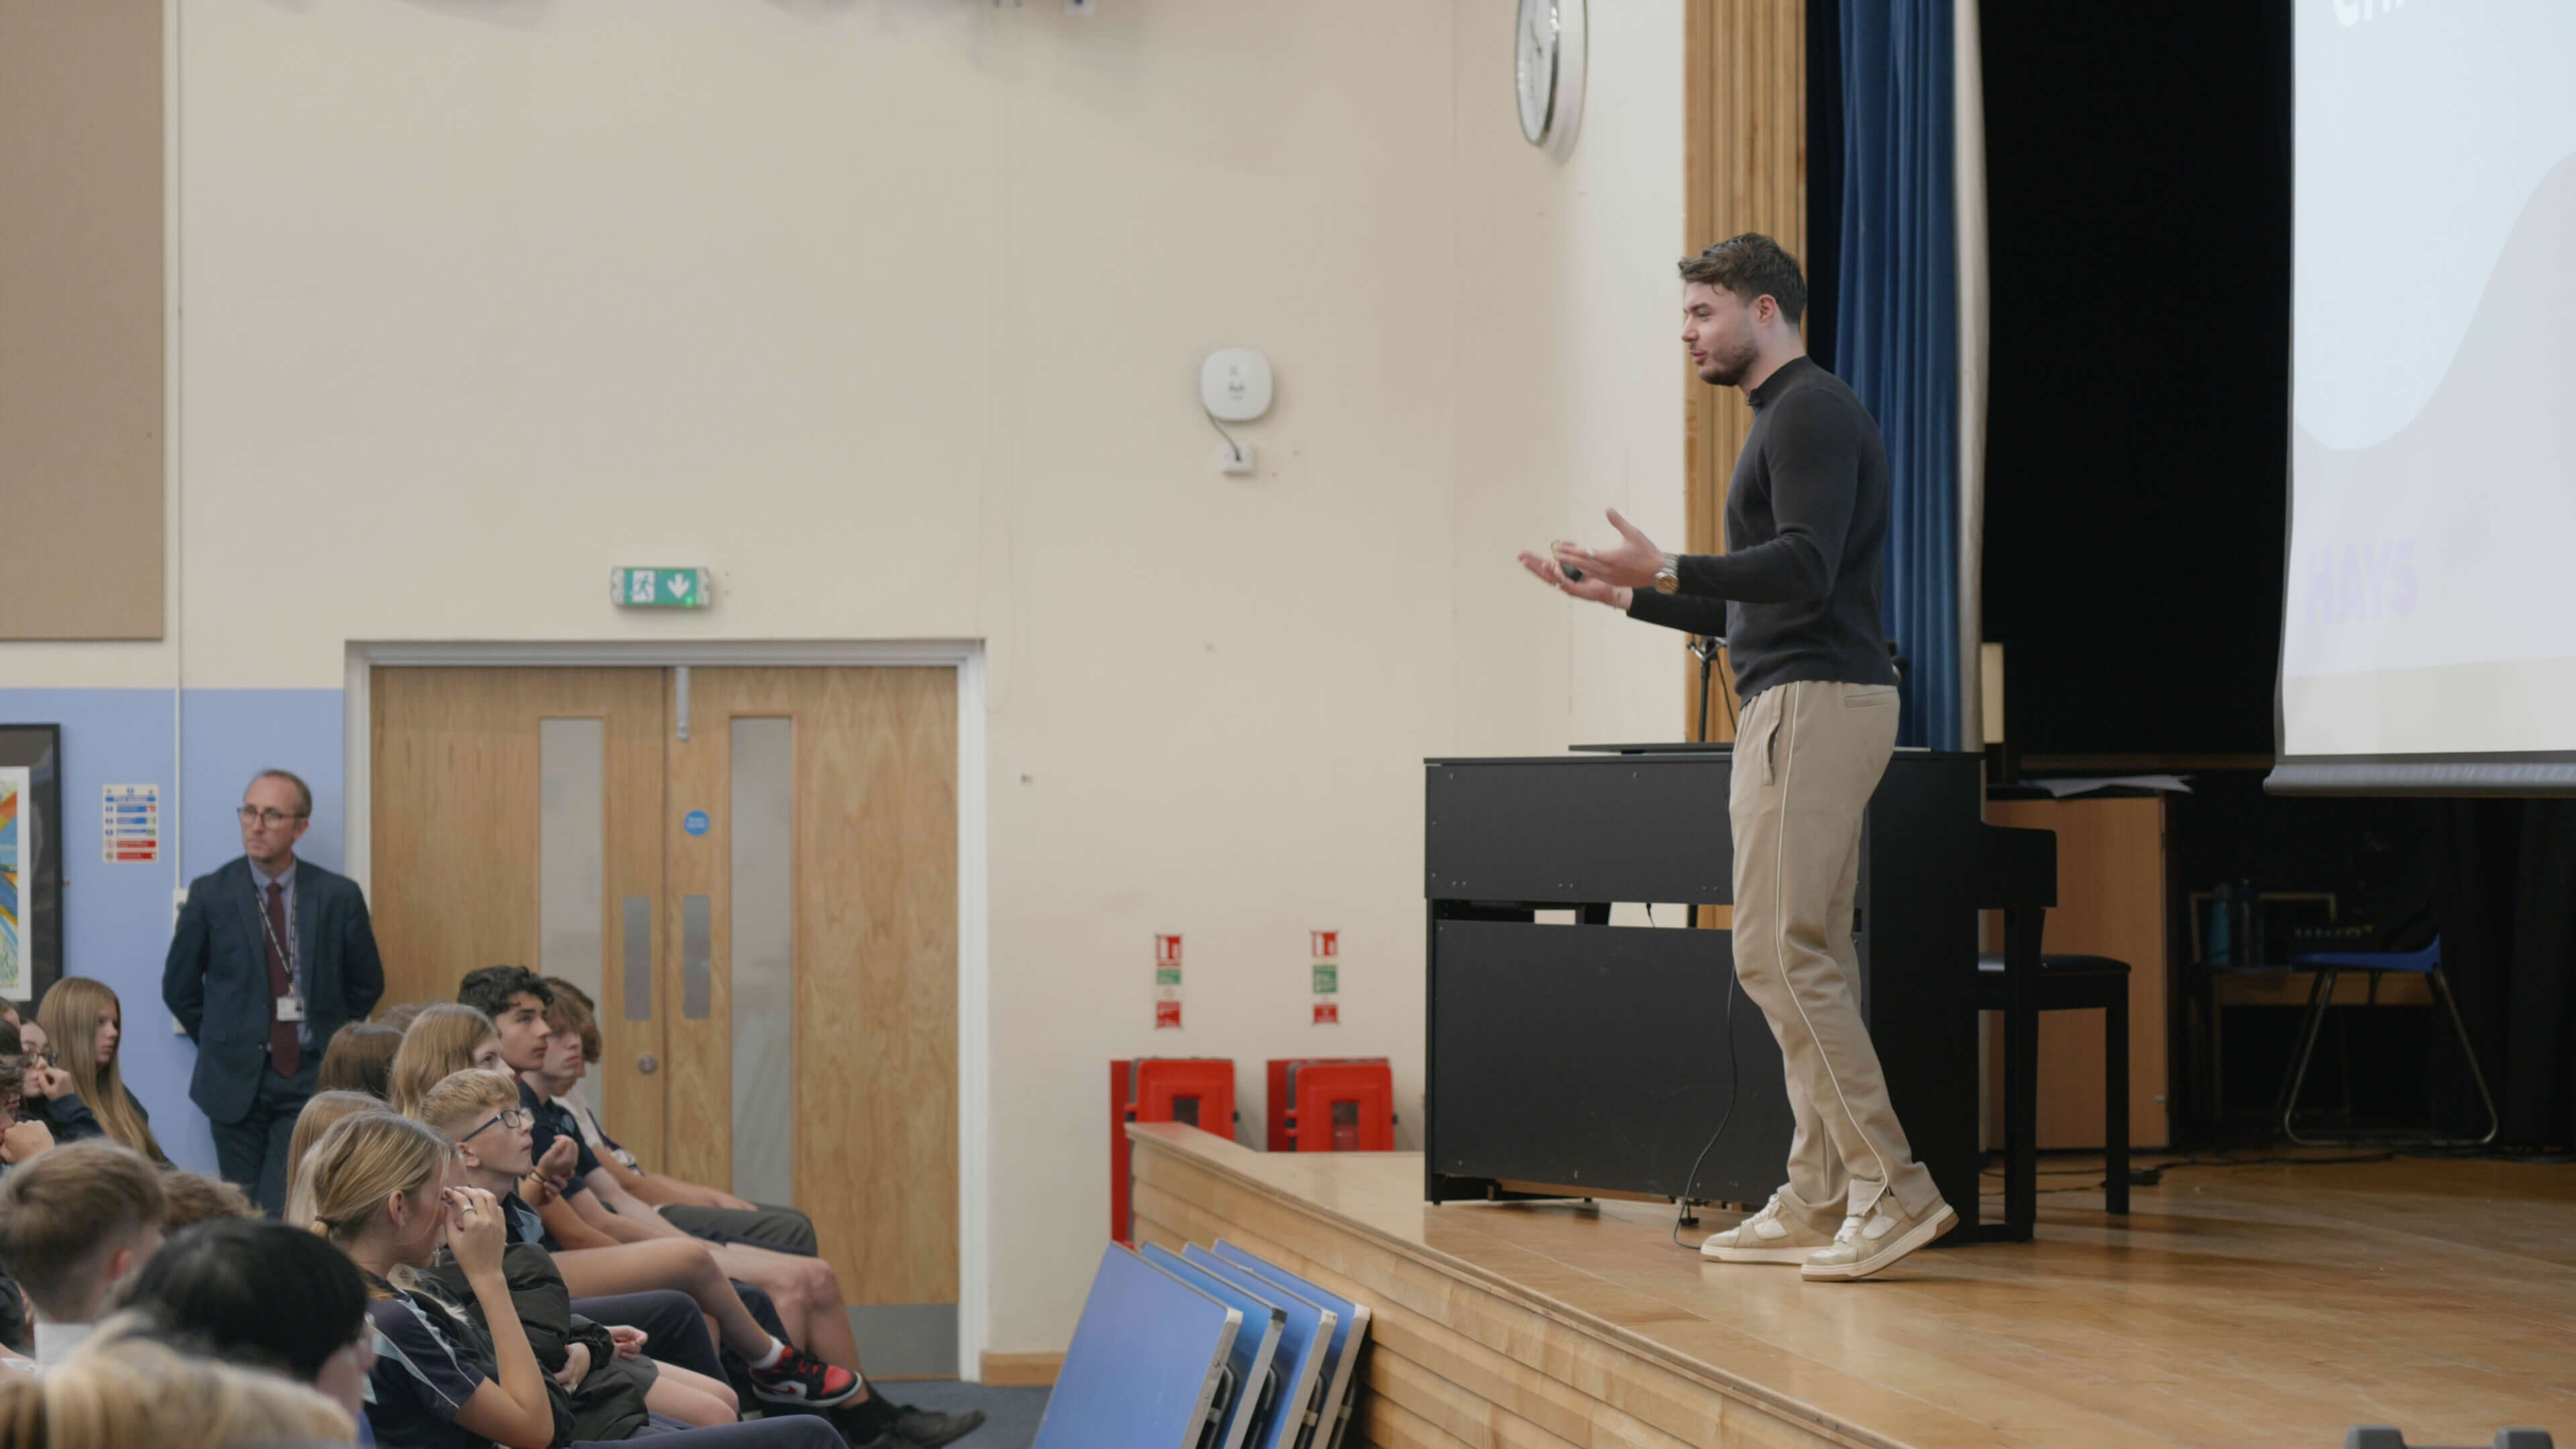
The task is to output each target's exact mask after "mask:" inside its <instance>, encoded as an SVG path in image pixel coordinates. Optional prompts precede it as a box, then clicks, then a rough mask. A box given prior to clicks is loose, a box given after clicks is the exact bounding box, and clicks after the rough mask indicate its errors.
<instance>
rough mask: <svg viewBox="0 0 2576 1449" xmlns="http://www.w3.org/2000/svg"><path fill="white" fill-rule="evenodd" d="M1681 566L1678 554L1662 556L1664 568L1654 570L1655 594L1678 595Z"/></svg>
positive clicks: (1680, 557)
mask: <svg viewBox="0 0 2576 1449" xmlns="http://www.w3.org/2000/svg"><path fill="white" fill-rule="evenodd" d="M1681 565H1682V556H1681V555H1680V554H1677V553H1668V554H1665V555H1664V566H1663V567H1662V568H1659V569H1657V570H1655V592H1656V593H1659V594H1678V593H1680V592H1681V589H1682V575H1681Z"/></svg>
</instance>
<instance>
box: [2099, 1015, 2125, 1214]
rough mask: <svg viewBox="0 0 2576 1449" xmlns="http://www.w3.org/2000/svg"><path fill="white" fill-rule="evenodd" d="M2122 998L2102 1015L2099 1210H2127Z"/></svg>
mask: <svg viewBox="0 0 2576 1449" xmlns="http://www.w3.org/2000/svg"><path fill="white" fill-rule="evenodd" d="M2127 986H2128V983H2127V982H2126V981H2125V980H2124V981H2123V982H2122V983H2121V988H2122V992H2123V994H2122V995H2121V997H2120V998H2119V999H2117V1000H2114V1001H2113V1002H2112V1003H2111V1004H2110V1006H2109V1007H2108V1008H2106V1009H2105V1010H2104V1011H2103V1013H2102V1118H2103V1121H2102V1183H2103V1186H2102V1206H2103V1209H2104V1211H2106V1212H2115V1213H2124V1214H2125V1213H2126V1212H2128V1210H2129V1002H2128V998H2127V995H2126V991H2127Z"/></svg>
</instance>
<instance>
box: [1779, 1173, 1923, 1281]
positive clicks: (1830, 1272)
mask: <svg viewBox="0 0 2576 1449" xmlns="http://www.w3.org/2000/svg"><path fill="white" fill-rule="evenodd" d="M1958 1225H1959V1215H1958V1214H1957V1213H1954V1212H1952V1211H1950V1205H1949V1204H1948V1203H1946V1202H1943V1201H1941V1200H1940V1199H1938V1198H1935V1199H1933V1201H1932V1205H1931V1206H1930V1207H1928V1208H1925V1209H1924V1210H1923V1211H1921V1212H1919V1213H1909V1212H1907V1211H1906V1210H1905V1208H1904V1206H1903V1205H1902V1204H1900V1203H1899V1202H1897V1200H1896V1195H1895V1194H1894V1193H1887V1192H1882V1193H1880V1194H1879V1195H1878V1203H1877V1205H1876V1206H1874V1207H1872V1208H1871V1209H1870V1210H1869V1211H1868V1212H1865V1213H1854V1214H1852V1215H1851V1216H1850V1217H1847V1218H1845V1219H1843V1229H1842V1231H1841V1232H1838V1233H1836V1234H1834V1245H1833V1246H1832V1247H1830V1248H1826V1249H1824V1250H1823V1251H1822V1252H1819V1253H1816V1254H1814V1255H1812V1256H1811V1257H1809V1258H1808V1259H1807V1260H1806V1264H1805V1266H1803V1267H1801V1268H1800V1269H1799V1270H1798V1276H1800V1277H1802V1278H1806V1279H1809V1280H1813V1281H1824V1282H1835V1281H1840V1280H1843V1279H1848V1278H1866V1277H1868V1276H1869V1275H1870V1274H1872V1273H1876V1272H1879V1271H1881V1270H1883V1269H1886V1268H1888V1267H1891V1266H1893V1265H1894V1264H1895V1262H1896V1260H1897V1259H1899V1258H1902V1257H1904V1256H1905V1255H1906V1254H1908V1253H1911V1252H1913V1251H1914V1250H1915V1249H1917V1248H1919V1247H1922V1246H1923V1245H1924V1244H1925V1243H1928V1242H1931V1241H1932V1240H1933V1239H1934V1238H1937V1237H1939V1236H1941V1235H1942V1234H1943V1233H1946V1232H1948V1231H1950V1230H1951V1229H1952V1228H1955V1227H1957V1226H1958Z"/></svg>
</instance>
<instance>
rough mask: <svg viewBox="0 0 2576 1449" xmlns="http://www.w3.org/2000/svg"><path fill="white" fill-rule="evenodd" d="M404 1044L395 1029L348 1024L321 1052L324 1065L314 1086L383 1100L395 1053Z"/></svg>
mask: <svg viewBox="0 0 2576 1449" xmlns="http://www.w3.org/2000/svg"><path fill="white" fill-rule="evenodd" d="M402 1044H403V1034H402V1032H401V1031H400V1030H399V1029H397V1028H395V1027H390V1026H386V1025H383V1024H382V1023H380V1022H373V1021H352V1022H347V1023H345V1024H343V1025H342V1026H341V1028H340V1029H339V1030H338V1031H335V1032H333V1033H331V1044H330V1045H329V1046H326V1047H324V1048H323V1049H322V1065H321V1067H320V1068H319V1069H318V1070H316V1071H315V1073H314V1076H313V1085H314V1087H315V1089H316V1090H319V1091H324V1092H364V1093H366V1094H367V1095H368V1096H371V1097H382V1096H384V1095H385V1082H386V1079H387V1078H388V1077H390V1076H392V1075H393V1069H394V1053H395V1052H396V1051H399V1050H400V1049H401V1048H402Z"/></svg>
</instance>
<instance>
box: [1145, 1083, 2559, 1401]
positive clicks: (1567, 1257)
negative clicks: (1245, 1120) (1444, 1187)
mask: <svg viewBox="0 0 2576 1449" xmlns="http://www.w3.org/2000/svg"><path fill="white" fill-rule="evenodd" d="M1127 1130H1128V1135H1129V1137H1130V1138H1131V1139H1132V1140H1133V1141H1134V1142H1135V1144H1136V1151H1135V1210H1136V1227H1137V1235H1138V1238H1139V1240H1140V1241H1142V1242H1156V1243H1161V1244H1163V1245H1165V1246H1167V1247H1174V1248H1177V1247H1179V1246H1180V1245H1181V1244H1182V1243H1184V1242H1193V1243H1209V1242H1213V1241H1214V1240H1216V1239H1219V1238H1224V1239H1228V1240H1230V1241H1232V1242H1235V1243H1237V1244H1240V1245H1241V1246H1243V1247H1245V1248H1248V1249H1250V1250H1251V1251H1253V1252H1256V1253H1259V1254H1261V1255H1263V1256H1264V1257H1267V1258H1271V1259H1273V1260H1274V1261H1276V1262H1278V1263H1279V1264H1280V1265H1281V1266H1282V1267H1285V1268H1287V1269H1289V1270H1290V1271H1292V1272H1295V1273H1299V1274H1301V1275H1304V1276H1306V1277H1308V1278H1312V1279H1313V1280H1315V1281H1316V1282H1317V1283H1319V1284H1321V1285H1322V1286H1324V1287H1326V1288H1328V1289H1330V1290H1332V1291H1333V1292H1335V1293H1338V1294H1341V1295H1343V1296H1346V1297H1348V1298H1351V1299H1353V1300H1355V1301H1358V1302H1363V1303H1366V1304H1368V1305H1369V1306H1370V1308H1371V1309H1372V1311H1373V1312H1374V1314H1375V1318H1374V1321H1373V1323H1372V1332H1371V1339H1370V1346H1369V1349H1368V1351H1367V1355H1366V1357H1365V1358H1364V1359H1363V1360H1362V1362H1361V1367H1360V1389H1361V1391H1362V1392H1361V1398H1360V1400H1359V1404H1358V1408H1357V1410H1356V1414H1355V1418H1354V1423H1353V1433H1352V1439H1353V1441H1354V1442H1356V1443H1361V1444H1366V1445H1373V1446H1376V1449H1415V1446H1439V1449H1451V1446H1459V1445H1469V1446H1476V1449H1560V1446H1579V1449H1613V1446H1618V1449H1677V1446H1682V1445H1692V1446H1701V1449H1717V1446H1739V1445H1759V1446H1789V1445H1814V1444H1839V1445H1866V1446H1873V1449H1900V1446H1908V1449H1954V1446H1955V1449H1968V1446H1979V1449H1983V1446H1994V1445H2001V1446H2022V1445H2061V1444H2063V1445H2084V1446H2088V1449H2138V1446H2147V1445H2174V1444H2331V1443H2335V1442H2337V1441H2338V1440H2339V1439H2340V1438H2341V1436H2342V1434H2343V1431H2344V1429H2346V1428H2347V1427H2349V1426H2351V1425H2353V1424H2356V1423H2394V1424H2397V1425H2399V1426H2400V1427H2401V1428H2402V1429H2403V1430H2404V1431H2405V1433H2406V1434H2407V1436H2408V1438H2409V1439H2410V1440H2411V1441H2413V1442H2417V1443H2423V1442H2431V1443H2437V1444H2467V1443H2484V1442H2486V1441H2487V1440H2488V1439H2489V1438H2491V1437H2492V1436H2493V1434H2494V1432H2495V1430H2496V1429H2497V1428H2499V1427H2501V1426H2505V1425H2511V1424H2540V1425H2550V1426H2554V1427H2558V1428H2561V1429H2564V1428H2566V1427H2567V1426H2570V1425H2576V1385H2571V1384H2570V1382H2569V1380H2568V1378H2567V1375H2566V1372H2565V1369H2566V1362H2567V1359H2566V1351H2565V1348H2566V1345H2567V1344H2569V1343H2576V1249H2571V1248H2570V1246H2569V1245H2570V1244H2571V1243H2576V1165H2568V1164H2540V1163H2518V1162H2500V1161H2436V1160H2410V1159H2403V1158H2400V1159H2395V1160H2378V1161H2363V1162H2354V1161H2351V1160H2350V1154H2348V1153H2325V1154H2309V1155H2312V1156H2323V1157H2325V1158H2327V1159H2329V1160H2327V1161H2322V1162H2318V1163H2315V1164H2313V1165H2307V1164H2301V1163H2298V1162H2288V1163H2280V1162H2275V1163H2270V1164H2265V1165H2251V1166H2243V1167H2237V1166H2199V1165H2196V1166H2187V1167H2178V1168H2175V1169H2173V1170H2172V1171H2170V1172H2169V1173H2168V1175H2167V1177H2166V1179H2165V1181H2164V1182H2163V1183H2162V1184H2160V1185H2158V1186H2152V1187H2141V1188H2138V1189H2136V1190H2135V1192H2134V1195H2133V1202H2134V1211H2133V1212H2132V1213H2131V1214H2129V1215H2128V1216H2127V1217H2126V1218H2113V1217H2110V1216H2109V1215H2107V1214H2106V1213H2105V1212H2104V1211H2103V1204H2102V1197H2101V1194H2100V1192H2099V1191H2097V1190H2084V1191H2075V1190H2060V1191H2053V1192H2050V1193H2049V1194H2047V1195H2045V1196H2043V1197H2042V1198H2041V1199H2040V1202H2041V1207H2040V1222H2039V1237H2038V1240H2037V1241H2036V1242H2031V1243H2014V1244H1986V1245H1979V1246H1975V1247H1966V1248H1959V1249H1936V1250H1933V1251H1928V1252H1925V1253H1921V1254H1918V1255H1916V1256H1915V1257H1914V1258H1912V1259H1909V1260H1908V1261H1907V1262H1906V1263H1904V1264H1902V1265H1900V1266H1899V1268H1898V1269H1897V1270H1896V1271H1894V1272H1892V1273H1890V1274H1888V1275H1886V1276H1884V1277H1882V1278H1880V1279H1877V1280H1873V1281H1871V1282H1868V1283H1863V1284H1809V1283H1804V1282H1802V1281H1800V1279H1799V1277H1798V1274H1797V1273H1796V1272H1795V1271H1794V1270H1792V1269H1787V1268H1779V1267H1768V1266H1764V1267H1752V1266H1733V1265H1725V1264H1717V1263H1711V1262H1706V1261H1704V1260H1702V1259H1701V1258H1700V1257H1699V1256H1698V1254H1697V1253H1695V1252H1683V1251H1680V1250H1678V1249H1676V1247H1675V1246H1674V1244H1673V1243H1672V1241H1671V1238H1670V1235H1669V1234H1670V1230H1671V1227H1672V1210H1671V1208H1670V1207H1669V1206H1665V1205H1661V1204H1656V1205H1647V1204H1638V1203H1623V1202H1603V1203H1600V1204H1599V1205H1598V1206H1597V1207H1593V1208H1585V1207H1581V1206H1578V1205H1576V1204H1573V1203H1565V1202H1529V1203H1452V1204H1449V1205H1446V1206H1443V1207H1431V1206H1429V1205H1427V1204H1425V1203H1424V1202H1422V1200H1421V1192H1422V1166H1423V1163H1422V1157H1421V1155H1420V1154H1419V1153H1318V1154H1290V1153H1260V1152H1253V1151H1251V1150H1249V1149H1246V1148H1243V1147H1240V1146H1237V1145H1236V1144H1234V1143H1232V1142H1230V1141H1226V1140H1223V1139H1220V1138H1217V1137H1213V1136H1209V1135H1207V1134H1205V1133H1201V1132H1199V1131H1197V1130H1195V1129H1193V1128H1187V1127H1180V1126H1175V1125H1170V1124H1160V1123H1157V1124H1136V1125H1133V1126H1130V1127H1129V1128H1128V1129H1127ZM2297 1155H2298V1154H2292V1156H2293V1157H2295V1156H2297ZM2338 1157H2340V1158H2342V1159H2344V1160H2342V1161H2340V1162H2337V1161H2333V1160H2331V1159H2334V1158H2338ZM2090 1169H2091V1171H2093V1172H2098V1171H2099V1165H2098V1163H2095V1164H2091V1165H2090ZM2051 1171H2052V1174H2054V1173H2055V1171H2056V1167H2055V1166H2054V1165H2053V1166H2052V1169H2051ZM2043 1186H2045V1187H2050V1188H2056V1189H2067V1188H2069V1187H2083V1186H2085V1184H2084V1182H2083V1181H2082V1180H2081V1179H2077V1178H2075V1177H2074V1174H2073V1172H2072V1171H2071V1170H2070V1172H2069V1173H2068V1175H2067V1176H2055V1175H2052V1176H2051V1177H2049V1178H2047V1179H2045V1180H2044V1181H2043ZM1702 1217H1703V1221H1702V1222H1701V1224H1700V1226H1699V1227H1698V1228H1697V1229H1695V1230H1685V1231H1684V1232H1683V1234H1682V1239H1683V1242H1684V1243H1686V1244H1691V1245H1696V1243H1697V1242H1698V1240H1699V1239H1700V1237H1702V1236H1703V1235H1705V1234H1707V1233H1709V1232H1712V1231H1715V1230H1717V1229H1719V1228H1722V1227H1725V1226H1727V1225H1728V1224H1730V1223H1731V1222H1733V1221H1734V1220H1735V1219H1734V1216H1733V1215H1732V1214H1729V1213H1724V1212H1718V1211H1714V1210H1707V1209H1704V1210H1703V1212H1702Z"/></svg>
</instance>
